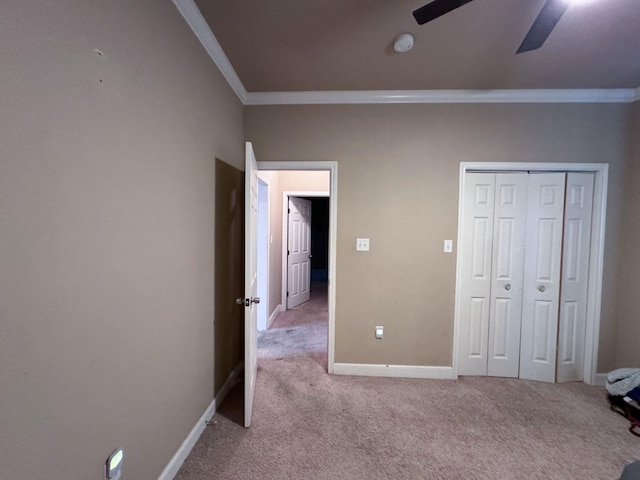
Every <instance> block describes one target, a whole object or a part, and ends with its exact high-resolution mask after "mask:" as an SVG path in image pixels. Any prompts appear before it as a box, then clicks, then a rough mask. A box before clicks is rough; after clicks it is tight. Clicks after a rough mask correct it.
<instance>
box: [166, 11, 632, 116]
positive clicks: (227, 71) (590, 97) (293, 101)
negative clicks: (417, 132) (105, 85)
mask: <svg viewBox="0 0 640 480" xmlns="http://www.w3.org/2000/svg"><path fill="white" fill-rule="evenodd" d="M173 4H174V5H175V6H176V8H177V9H178V11H179V12H180V14H181V15H182V17H183V18H184V19H185V21H186V22H187V24H188V25H189V27H191V30H193V33H194V34H195V35H196V37H197V38H198V40H199V41H200V43H201V44H202V46H203V47H204V49H205V50H206V51H207V53H208V54H209V57H211V60H213V62H214V63H215V64H216V65H217V67H218V69H219V70H220V72H221V73H222V75H223V76H224V78H225V79H226V80H227V82H228V83H229V86H230V87H231V88H232V89H233V91H234V92H235V93H236V95H237V96H238V98H239V99H240V102H242V104H243V105H340V104H393V103H632V102H635V101H638V100H640V87H638V88H636V89H632V88H630V89H623V88H621V89H558V90H549V89H546V90H369V91H366V90H361V91H355V90H351V91H349V90H344V91H323V92H247V90H246V89H245V88H244V85H243V84H242V81H241V80H240V77H238V74H237V73H236V71H235V70H234V68H233V66H232V65H231V62H230V61H229V59H228V58H227V55H226V54H225V53H224V50H222V47H221V46H220V43H218V40H217V39H216V37H215V35H214V34H213V32H212V31H211V28H210V27H209V24H208V23H207V21H206V20H205V19H204V17H203V16H202V13H201V12H200V9H199V8H198V6H197V5H196V4H195V2H194V0H173Z"/></svg>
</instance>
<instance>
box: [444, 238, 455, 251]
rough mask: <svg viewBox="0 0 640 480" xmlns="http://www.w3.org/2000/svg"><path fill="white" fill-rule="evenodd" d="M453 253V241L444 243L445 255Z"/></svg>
mask: <svg viewBox="0 0 640 480" xmlns="http://www.w3.org/2000/svg"><path fill="white" fill-rule="evenodd" d="M451 252H453V240H445V241H444V253H451Z"/></svg>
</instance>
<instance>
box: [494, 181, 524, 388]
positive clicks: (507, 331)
mask: <svg viewBox="0 0 640 480" xmlns="http://www.w3.org/2000/svg"><path fill="white" fill-rule="evenodd" d="M527 177H528V175H527V174H526V173H514V174H497V175H496V186H495V207H494V217H493V218H494V220H493V255H492V257H493V260H492V268H491V304H490V308H489V341H488V366H487V374H488V375H490V376H497V377H517V376H518V370H519V363H520V324H521V319H522V293H523V288H522V287H523V285H522V281H523V269H524V250H525V249H524V246H525V230H526V223H527V222H526V219H527V185H528V182H527V180H528V178H527Z"/></svg>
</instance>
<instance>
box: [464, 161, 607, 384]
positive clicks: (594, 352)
mask: <svg viewBox="0 0 640 480" xmlns="http://www.w3.org/2000/svg"><path fill="white" fill-rule="evenodd" d="M471 172H474V173H480V172H485V173H507V172H583V173H593V174H594V191H593V218H592V222H591V246H590V250H589V265H590V267H589V281H588V284H589V286H588V300H587V319H586V332H585V346H584V368H583V370H584V375H583V377H584V382H585V383H587V384H590V385H595V384H596V383H598V382H597V376H596V375H597V362H598V343H599V337H600V316H601V306H602V274H603V264H604V240H605V226H606V210H607V184H608V177H609V166H608V165H607V164H605V163H519V162H461V163H460V180H459V190H458V191H459V199H458V239H457V245H461V244H462V240H463V236H464V234H465V232H464V228H463V227H464V226H463V222H462V220H463V219H464V202H463V199H464V197H463V195H464V191H465V175H466V174H467V173H471ZM456 255H457V259H456V260H457V261H456V294H455V296H456V300H455V314H454V325H453V358H452V364H453V365H452V366H453V373H454V376H455V377H456V378H457V376H458V343H459V336H460V334H461V331H460V330H461V329H460V300H461V296H460V286H461V281H460V280H461V278H462V277H461V249H460V248H458V249H457V254H456Z"/></svg>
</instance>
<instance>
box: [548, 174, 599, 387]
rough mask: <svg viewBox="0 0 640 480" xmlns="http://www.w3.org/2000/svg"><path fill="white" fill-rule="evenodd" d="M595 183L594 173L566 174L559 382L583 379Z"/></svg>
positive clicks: (557, 379) (558, 362)
mask: <svg viewBox="0 0 640 480" xmlns="http://www.w3.org/2000/svg"><path fill="white" fill-rule="evenodd" d="M593 183H594V177H593V174H592V173H568V174H567V194H566V198H567V200H566V202H565V211H564V242H563V243H564V251H563V253H562V281H561V290H560V320H559V321H560V325H559V328H558V335H559V337H558V360H557V364H558V365H557V372H556V373H557V375H556V381H557V382H577V381H582V380H583V379H584V375H583V373H584V343H585V332H586V324H587V299H588V275H589V268H588V267H589V251H590V249H591V217H592V212H593Z"/></svg>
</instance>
